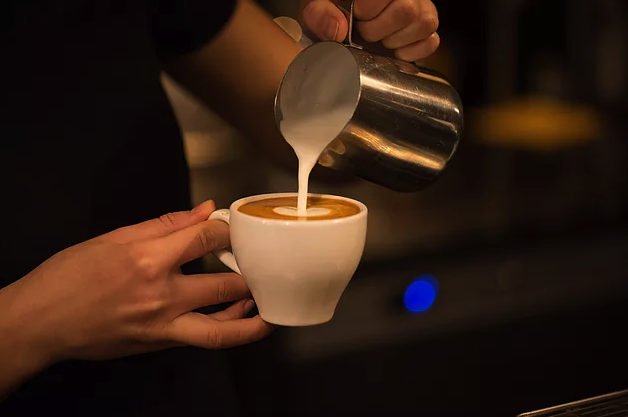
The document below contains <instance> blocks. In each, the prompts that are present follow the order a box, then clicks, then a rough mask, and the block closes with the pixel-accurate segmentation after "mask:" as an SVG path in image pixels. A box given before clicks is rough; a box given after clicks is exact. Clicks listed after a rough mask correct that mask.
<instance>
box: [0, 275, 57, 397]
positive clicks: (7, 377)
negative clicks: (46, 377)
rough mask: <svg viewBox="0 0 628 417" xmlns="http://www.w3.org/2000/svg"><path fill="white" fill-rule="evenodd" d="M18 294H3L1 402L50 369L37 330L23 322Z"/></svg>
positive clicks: (0, 308)
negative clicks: (41, 372)
mask: <svg viewBox="0 0 628 417" xmlns="http://www.w3.org/2000/svg"><path fill="white" fill-rule="evenodd" d="M16 291H17V289H16V287H15V285H11V286H9V287H6V288H4V289H2V290H0V402H2V401H3V400H4V399H5V398H6V397H7V396H8V395H9V394H11V392H12V391H13V390H15V389H17V388H18V387H19V386H20V385H21V384H23V383H24V382H25V381H26V380H28V379H29V378H31V377H32V376H33V375H35V374H37V373H39V372H40V371H42V370H43V369H45V368H46V367H47V366H48V365H49V361H48V360H47V359H46V357H47V354H46V352H45V349H46V346H45V344H43V343H39V341H38V338H37V336H36V335H35V329H36V326H33V324H32V323H23V322H22V319H20V317H21V316H22V315H21V314H20V312H19V311H18V310H19V308H18V306H17V303H16V302H15V301H16V300H15V298H16Z"/></svg>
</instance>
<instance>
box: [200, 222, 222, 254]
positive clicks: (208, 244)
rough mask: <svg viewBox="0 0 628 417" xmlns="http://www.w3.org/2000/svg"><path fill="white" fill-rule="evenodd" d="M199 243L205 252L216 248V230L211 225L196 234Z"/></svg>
mask: <svg viewBox="0 0 628 417" xmlns="http://www.w3.org/2000/svg"><path fill="white" fill-rule="evenodd" d="M196 238H197V239H198V243H199V245H200V246H201V248H202V249H203V251H205V252H212V251H214V250H215V249H216V245H217V242H216V232H215V230H214V229H213V228H211V227H205V228H203V229H201V230H200V231H199V232H198V234H197V235H196Z"/></svg>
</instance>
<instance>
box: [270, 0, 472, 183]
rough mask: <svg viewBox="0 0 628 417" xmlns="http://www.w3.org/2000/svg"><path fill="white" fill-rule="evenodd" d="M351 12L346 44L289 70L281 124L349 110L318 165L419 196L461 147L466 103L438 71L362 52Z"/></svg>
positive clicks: (331, 45) (281, 92) (312, 49)
mask: <svg viewBox="0 0 628 417" xmlns="http://www.w3.org/2000/svg"><path fill="white" fill-rule="evenodd" d="M348 8H349V10H348V11H347V13H346V14H347V17H348V21H349V36H348V37H347V41H346V42H345V43H337V42H332V41H325V42H318V43H315V44H313V45H311V46H309V47H308V48H306V49H304V50H303V51H302V52H301V53H300V54H299V55H298V56H297V57H296V58H295V59H294V61H293V62H292V63H291V65H290V67H289V68H288V70H287V72H286V74H285V75H284V77H283V80H282V82H281V84H280V86H279V89H278V91H277V95H276V98H275V117H276V121H277V124H278V126H281V123H282V122H284V121H290V122H294V121H295V120H298V119H300V118H307V117H310V116H311V115H312V114H314V113H316V112H320V111H323V110H325V109H323V110H321V108H323V107H326V108H327V110H325V111H330V110H329V109H332V110H331V111H336V110H333V109H334V108H335V107H334V106H337V107H338V108H341V107H342V108H347V106H349V108H350V111H349V113H348V116H347V123H346V125H344V128H343V129H341V130H339V131H338V134H337V136H336V137H335V139H333V140H332V141H331V142H330V143H329V145H328V146H327V148H326V149H325V151H324V152H323V153H322V154H321V156H320V158H319V160H318V162H319V164H320V165H323V166H326V167H329V168H333V169H336V170H339V171H345V172H348V173H351V174H354V175H356V176H358V177H360V178H362V179H365V180H367V181H371V182H373V183H376V184H379V185H382V186H384V187H387V188H390V189H392V190H396V191H402V192H412V191H418V190H421V189H423V188H425V187H426V186H428V185H430V184H431V183H433V182H434V181H435V180H436V179H437V178H438V177H439V175H440V174H441V173H442V172H443V170H444V169H445V167H446V166H447V163H448V162H449V160H450V159H451V157H452V155H453V154H454V153H455V151H456V148H457V147H458V143H459V140H460V134H461V132H462V128H463V109H462V103H461V100H460V96H459V95H458V93H457V92H456V90H455V89H454V88H453V86H452V85H451V84H450V83H449V82H448V81H447V80H446V79H445V78H444V77H443V76H442V75H440V74H438V73H437V72H435V71H432V70H430V69H427V68H424V67H421V66H418V65H416V64H412V63H408V62H404V61H400V60H397V59H394V58H390V57H384V56H378V55H373V54H371V53H369V52H366V51H365V50H363V48H362V47H361V46H359V45H356V44H355V43H354V42H353V36H354V35H353V27H354V24H353V2H350V5H349V6H348ZM330 93H333V97H331V96H330ZM338 103H340V104H338ZM338 111H340V110H338ZM280 128H281V127H280Z"/></svg>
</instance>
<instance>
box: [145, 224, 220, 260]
mask: <svg viewBox="0 0 628 417" xmlns="http://www.w3.org/2000/svg"><path fill="white" fill-rule="evenodd" d="M151 245H153V246H154V248H155V251H156V252H157V253H159V254H160V258H161V259H163V260H164V261H165V262H167V263H168V264H176V265H183V264H185V263H188V262H190V261H193V260H194V259H197V258H200V257H201V256H205V255H207V254H208V253H212V252H214V251H217V250H219V249H224V248H227V247H229V245H230V239H229V226H228V225H227V224H226V223H225V222H221V221H220V220H205V221H204V222H201V223H198V224H195V225H193V226H190V227H187V228H185V229H183V230H179V231H177V232H174V233H172V234H170V235H168V236H164V237H161V238H158V239H155V240H153V241H152V242H151Z"/></svg>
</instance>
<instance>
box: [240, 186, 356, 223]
mask: <svg viewBox="0 0 628 417" xmlns="http://www.w3.org/2000/svg"><path fill="white" fill-rule="evenodd" d="M297 195H298V193H296V192H283V193H268V194H257V195H252V196H249V197H243V198H240V199H238V200H236V201H234V202H233V203H231V206H230V207H229V211H230V212H231V215H232V216H233V215H234V214H235V213H237V214H238V215H239V216H240V215H241V216H243V217H246V218H249V219H253V220H257V221H263V222H265V223H266V222H268V223H282V224H294V225H297V224H298V225H299V226H304V227H314V226H315V225H317V224H319V225H324V224H330V223H346V222H350V221H355V220H358V219H360V218H362V217H364V216H366V215H367V213H368V208H367V207H366V205H365V204H364V203H362V202H360V201H358V200H354V199H353V198H349V197H343V196H339V195H333V194H319V193H308V194H307V195H308V197H321V198H334V199H338V200H343V201H347V202H350V203H353V204H355V205H356V206H358V208H359V209H360V211H359V212H358V213H356V214H352V215H351V216H346V217H340V218H338V219H322V220H315V221H303V220H299V219H294V220H286V219H268V218H265V217H257V216H251V215H250V214H246V213H242V212H241V211H239V210H238V208H239V207H240V206H241V205H243V204H245V203H250V202H253V201H259V200H264V199H267V198H275V197H296V196H297Z"/></svg>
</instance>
